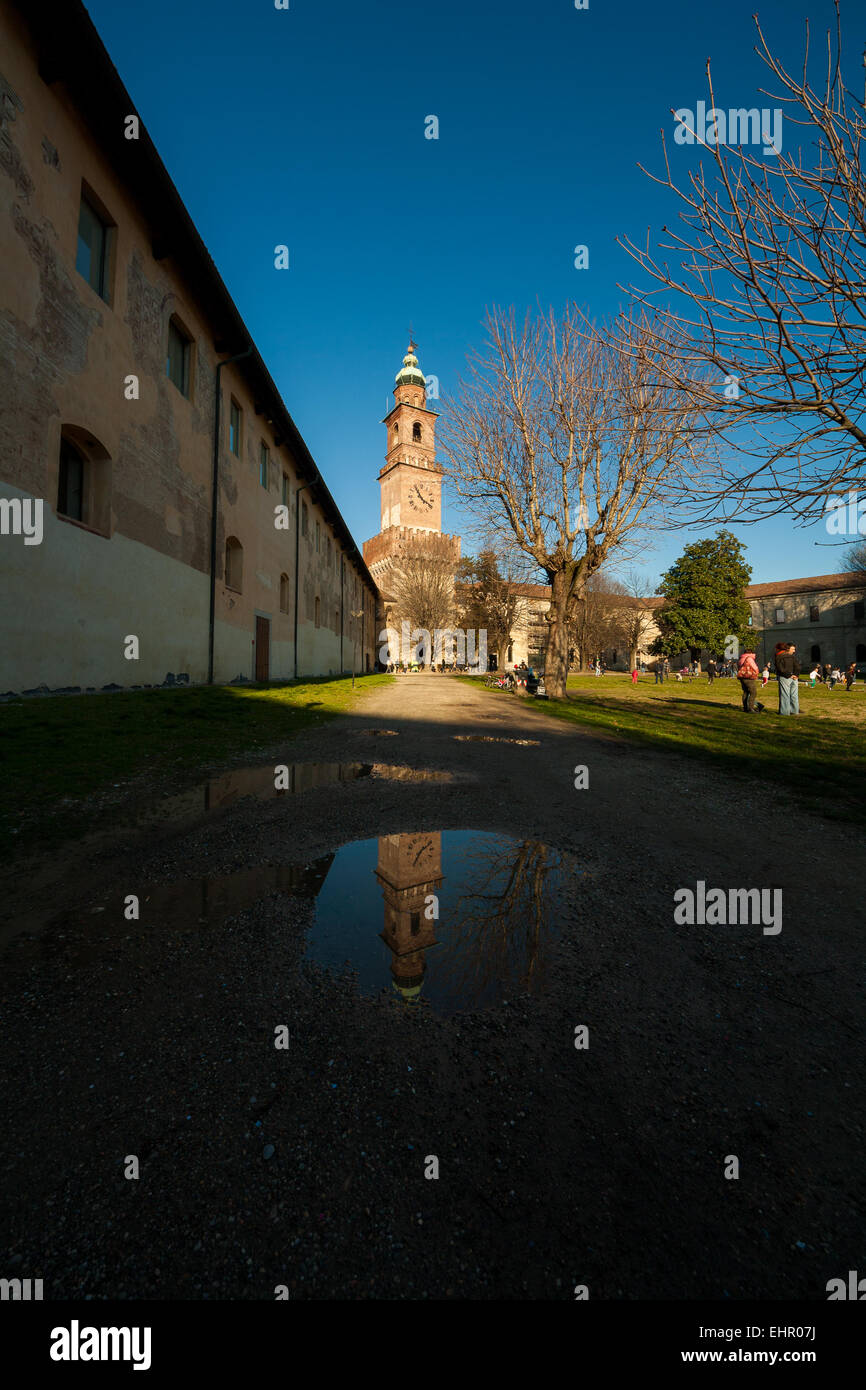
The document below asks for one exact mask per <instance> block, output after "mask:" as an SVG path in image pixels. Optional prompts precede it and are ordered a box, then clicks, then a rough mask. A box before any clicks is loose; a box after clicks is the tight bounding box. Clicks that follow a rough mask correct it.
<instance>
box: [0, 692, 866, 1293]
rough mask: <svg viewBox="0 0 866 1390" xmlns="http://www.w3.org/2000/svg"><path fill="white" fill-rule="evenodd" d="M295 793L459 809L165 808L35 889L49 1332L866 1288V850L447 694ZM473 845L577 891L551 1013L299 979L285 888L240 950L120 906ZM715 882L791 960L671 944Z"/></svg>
mask: <svg viewBox="0 0 866 1390" xmlns="http://www.w3.org/2000/svg"><path fill="white" fill-rule="evenodd" d="M382 730H390V731H392V732H391V733H383V732H381V731H382ZM377 731H379V732H377ZM466 735H473V736H474V735H481V736H483V739H484V740H487V739H490V740H498V739H503V740H504V739H514V740H533V741H537V742H531V743H519V742H497V741H482V739H476V738H475V737H471V738H468V739H467V738H466V737H465V736H466ZM457 736H460V737H459V738H458V737H457ZM277 761H286V762H302V761H303V762H307V761H309V762H363V763H375V764H399V765H402V766H404V767H409V768H412V769H417V770H422V769H434V770H438V771H441V772H447V773H450V774H452V780H447V781H437V782H425V781H424V780H423V779H418V780H414V779H412V778H405V777H404V778H402V779H389V778H383V777H379V776H375V775H374V776H371V777H366V778H362V779H360V780H358V781H355V782H345V783H338V784H336V785H332V786H325V787H320V788H318V789H314V790H311V791H308V792H305V793H303V794H301V795H298V796H291V797H285V798H280V799H273V800H267V801H262V800H255V799H246V800H241V801H238V802H236V803H234V804H233V805H232V806H230V807H229V808H228V809H226V810H218V811H212V812H210V813H208V814H204V813H199V814H191V815H190V817H189V818H188V819H187V821H186V823H182V822H179V821H178V819H177V817H176V814H173V815H169V814H168V812H167V811H165V810H164V808H162V807H161V805H159V804H157V805H156V806H155V807H153V806H152V807H149V808H148V807H144V806H142V807H140V808H138V810H140V811H141V821H140V824H138V825H137V827H135V826H134V827H132V828H129V827H127V828H126V829H125V830H124V829H123V827H122V826H121V825H120V819H121V818H118V825H117V827H112V826H109V827H108V828H107V829H106V831H105V832H104V834H103V835H102V836H101V838H100V839H99V840H98V841H97V840H91V841H86V842H81V843H80V844H78V845H77V846H75V847H72V848H71V849H70V851H69V852H68V853H67V854H65V855H56V856H53V857H52V860H51V862H50V863H40V864H28V865H26V866H24V867H22V866H21V865H18V866H17V868H16V870H15V873H14V874H13V875H11V876H7V881H6V884H5V888H4V892H5V897H6V906H7V916H8V917H9V918H11V923H12V928H13V931H15V930H17V934H14V935H12V936H11V939H9V940H8V942H7V944H6V946H5V948H4V951H3V984H2V986H0V1004H2V1018H3V1024H2V1033H3V1043H2V1050H3V1058H2V1079H0V1103H2V1111H3V1114H4V1116H5V1119H6V1124H5V1126H4V1133H5V1140H4V1144H3V1159H2V1178H3V1181H2V1193H3V1195H2V1199H0V1200H2V1210H3V1227H4V1241H3V1243H4V1246H5V1247H6V1249H7V1251H8V1252H9V1254H8V1257H7V1265H8V1264H9V1262H10V1260H11V1268H7V1269H6V1270H5V1271H4V1273H6V1274H7V1275H10V1276H11V1275H14V1274H16V1273H17V1274H19V1275H20V1276H21V1277H33V1278H42V1279H43V1280H44V1283H45V1298H46V1299H48V1298H61V1299H62V1298H73V1297H82V1296H90V1297H92V1298H96V1299H99V1298H130V1299H132V1298H165V1299H172V1298H195V1299H220V1298H253V1299H272V1298H273V1297H274V1290H275V1287H276V1286H278V1285H287V1286H288V1289H289V1291H290V1295H291V1297H292V1298H307V1299H335V1298H339V1299H344V1298H347V1299H361V1298H387V1299H393V1298H408V1299H425V1298H426V1299H442V1298H450V1299H461V1298H469V1299H494V1298H495V1299H527V1298H529V1299H550V1298H553V1299H556V1298H566V1299H572V1298H573V1296H574V1295H573V1288H574V1286H575V1285H576V1284H585V1285H587V1286H588V1288H589V1294H590V1297H591V1298H602V1299H605V1298H607V1299H653V1298H675V1299H689V1298H698V1297H701V1298H704V1297H709V1298H717V1299H727V1298H734V1299H736V1298H747V1297H748V1298H766V1299H782V1298H807V1299H826V1296H827V1295H826V1291H825V1286H826V1283H827V1281H828V1280H829V1279H831V1278H835V1277H840V1276H841V1277H845V1276H846V1274H847V1271H848V1270H849V1269H857V1268H858V1267H861V1266H862V1259H863V1237H864V1224H866V1223H864V1212H863V1196H862V1182H861V1173H862V1151H863V1112H864V1098H866V1097H864V1088H863V1084H862V1056H863V1013H864V1010H863V1004H864V984H863V968H862V966H863V947H862V917H863V911H862V901H863V892H862V881H863V872H862V870H863V862H864V856H863V844H862V836H861V835H860V834H859V833H858V832H857V831H856V830H854V829H852V828H850V827H847V826H845V825H843V824H839V823H836V822H832V821H824V820H820V819H816V818H812V817H811V816H810V815H808V814H807V813H805V812H804V811H800V810H797V809H794V808H792V807H791V805H790V804H789V803H788V802H786V800H785V799H784V798H783V797H777V796H774V795H768V794H767V792H766V791H765V790H764V789H763V788H762V787H760V786H759V785H757V784H749V783H746V784H743V783H741V782H739V781H733V780H728V779H725V778H724V777H720V776H719V775H718V774H717V773H715V772H712V773H711V772H705V771H703V770H701V768H700V766H699V765H698V764H696V763H695V761H694V760H693V759H690V760H689V761H688V762H686V761H685V760H683V761H682V762H681V761H679V760H678V759H677V758H675V757H673V756H671V755H663V754H660V753H656V752H654V751H651V750H642V749H640V748H636V747H635V746H634V745H631V744H627V743H624V742H622V743H621V742H619V741H617V740H614V739H611V738H607V737H602V736H600V735H597V734H592V733H589V732H580V731H575V730H574V728H573V727H572V726H570V725H564V724H562V723H560V722H559V721H554V720H550V721H547V720H544V719H541V718H539V717H538V715H537V713H536V712H533V711H530V710H529V709H527V708H526V707H525V705H524V704H523V702H522V700H521V699H520V698H517V697H514V696H509V695H506V694H498V695H493V696H492V695H489V694H487V693H485V692H482V691H480V690H476V689H474V688H471V687H469V686H467V685H464V684H462V683H460V682H457V681H453V680H451V679H449V678H447V677H437V676H412V677H406V678H401V679H398V680H397V681H396V682H395V684H394V685H392V686H387V687H380V688H378V689H376V690H371V691H369V692H367V693H366V694H365V695H364V696H363V697H362V698H361V699H360V700H359V703H358V705H357V707H356V708H355V710H354V712H353V713H352V714H351V715H348V716H346V717H343V718H341V719H339V720H338V721H335V722H334V723H332V724H329V725H325V726H322V727H321V728H320V729H318V730H315V731H314V732H312V733H309V734H306V735H303V736H301V737H299V738H298V739H297V740H296V741H294V742H292V743H286V745H285V746H284V747H282V748H279V749H275V750H273V756H272V757H271V758H270V759H269V758H264V757H263V758H262V762H263V763H267V762H277ZM578 765H585V766H586V767H587V768H588V772H589V786H588V788H586V789H582V790H576V789H575V786H574V780H575V775H574V769H575V767H576V766H578ZM458 828H467V829H468V828H475V829H480V830H488V831H500V832H503V833H504V834H507V835H510V836H514V837H518V838H520V839H523V840H539V841H542V842H544V843H546V844H549V845H553V846H556V847H558V848H560V849H563V850H567V851H570V852H571V853H572V854H573V855H574V856H575V857H576V858H577V860H578V861H579V862H580V864H581V865H583V866H584V867H585V869H586V870H587V874H586V877H585V878H582V879H581V880H580V886H579V888H577V887H576V888H575V890H574V892H573V893H572V894H570V896H569V899H568V902H567V906H566V908H565V919H566V920H565V921H564V922H563V923H562V924H561V926H562V935H561V937H560V939H559V943H558V945H557V946H556V948H555V954H554V957H553V959H554V963H555V970H554V972H553V976H552V978H551V979H550V981H549V983H548V988H547V989H546V990H545V992H544V993H543V994H541V995H535V996H532V997H530V996H528V995H520V996H519V997H517V998H514V999H509V1000H508V1002H507V1004H502V1005H501V1006H498V1007H496V1008H494V1009H489V1010H486V1011H485V1012H483V1013H479V1014H464V1015H458V1016H454V1017H451V1018H444V1017H440V1016H437V1015H436V1014H434V1013H432V1012H430V1011H426V1010H423V1009H416V1010H414V1011H412V1010H406V1009H404V1008H401V1007H400V1006H399V1005H398V1004H396V1003H394V1002H391V1001H388V1000H386V999H384V998H383V999H381V1000H379V999H368V998H363V997H359V996H358V993H357V991H356V989H355V987H354V984H353V981H352V980H351V979H350V978H337V977H334V976H333V975H330V974H328V973H326V972H323V971H321V970H318V969H317V968H314V967H312V966H311V965H310V963H309V962H305V961H304V960H303V945H304V928H305V927H306V926H308V925H309V923H310V920H311V913H312V902H311V901H310V900H309V899H303V898H299V897H292V896H287V895H286V893H285V892H274V891H272V890H271V889H270V888H267V889H266V890H265V891H264V895H263V896H260V895H259V893H258V890H256V889H255V888H251V889H250V895H249V903H248V905H247V906H242V907H241V910H239V911H237V912H236V913H234V914H233V915H230V916H229V917H228V919H227V920H224V921H221V922H218V923H216V922H214V921H213V920H211V919H210V918H209V917H208V913H207V911H206V906H205V905H203V910H202V913H201V914H197V915H193V914H189V913H187V914H186V915H185V916H184V915H179V914H178V913H177V912H175V913H172V912H167V913H166V914H165V915H164V916H162V917H160V919H159V920H152V919H150V918H148V914H147V912H146V910H144V911H143V912H142V918H141V920H140V921H127V920H125V919H124V917H123V914H122V912H120V911H119V910H118V907H117V904H118V902H119V901H121V900H122V898H123V896H124V895H125V894H133V893H139V892H141V893H142V894H146V889H147V887H148V886H149V885H160V884H163V885H164V884H170V883H173V882H175V881H177V880H182V879H197V878H202V877H205V876H211V877H214V878H219V877H220V876H223V875H233V874H247V875H248V876H250V874H251V871H252V870H254V869H256V868H259V867H260V868H261V869H262V870H265V869H274V870H276V869H277V868H278V866H282V865H286V866H288V865H297V864H307V863H309V862H310V861H312V860H314V859H316V858H318V857H319V856H321V855H324V854H326V853H327V852H329V851H331V850H334V849H336V848H337V847H338V846H339V845H341V844H343V843H345V842H346V841H350V840H356V839H368V838H371V837H374V836H378V835H387V834H394V833H396V832H403V831H418V830H441V829H446V830H447V829H458ZM252 879H253V880H254V879H255V875H252ZM698 880H703V881H704V882H705V883H706V884H707V886H708V887H710V886H719V887H723V888H725V889H727V888H733V887H744V888H748V887H765V888H777V887H778V888H781V889H782V890H783V904H784V907H783V925H782V930H781V932H780V933H779V934H778V935H765V934H764V933H763V931H762V929H761V926H760V925H736V926H712V925H701V926H687V925H678V924H676V923H675V921H674V898H673V895H674V893H675V891H676V890H677V889H679V888H682V887H692V888H694V886H695V884H696V882H697V881H698ZM262 882H266V879H265V878H264V877H263V879H262ZM351 910H352V904H351V903H350V902H347V903H346V912H347V914H351ZM283 1024H284V1025H286V1026H287V1027H288V1029H289V1035H290V1045H289V1047H288V1049H287V1050H277V1049H276V1048H275V1047H274V1043H273V1039H274V1029H275V1028H276V1027H278V1026H279V1025H283ZM581 1024H583V1025H586V1026H587V1027H588V1028H589V1047H588V1048H587V1049H582V1050H579V1049H577V1048H576V1047H575V1045H574V1034H575V1028H576V1027H577V1026H578V1025H581ZM271 1148H272V1151H273V1152H272V1154H271V1153H269V1150H270V1149H271ZM266 1154H267V1155H268V1156H267V1157H265V1155H266ZM129 1155H135V1156H136V1157H137V1158H138V1160H139V1163H140V1177H139V1178H138V1179H137V1180H135V1179H133V1180H129V1179H127V1178H126V1177H125V1176H124V1167H125V1164H126V1161H127V1156H129ZM430 1155H435V1156H436V1157H437V1158H438V1160H439V1177H438V1178H437V1179H428V1178H425V1176H424V1172H425V1160H426V1159H427V1157H428V1156H430ZM732 1155H733V1156H736V1157H737V1158H738V1160H739V1177H738V1178H737V1179H730V1178H726V1177H725V1168H726V1165H727V1166H728V1167H729V1168H730V1163H729V1161H728V1160H729V1156H732ZM858 1262H859V1265H858Z"/></svg>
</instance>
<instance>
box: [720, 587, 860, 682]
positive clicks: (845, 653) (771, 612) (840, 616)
mask: <svg viewBox="0 0 866 1390" xmlns="http://www.w3.org/2000/svg"><path fill="white" fill-rule="evenodd" d="M746 597H747V598H748V600H749V607H750V608H751V610H752V627H753V628H754V630H755V632H756V633H757V638H756V647H755V650H756V654H757V656H758V658H759V659H760V660H761V661H763V660H772V657H773V653H774V651H775V648H776V643H777V642H793V643H794V644H795V646H796V648H797V655H798V657H799V660H800V665H801V666H804V665H806V664H807V663H811V662H813V661H820V662H821V663H822V664H824V663H826V662H829V663H830V665H831V666H839V667H844V666H847V665H848V663H849V662H851V661H862V662H866V616H864V615H866V574H821V575H816V576H813V577H812V578H811V579H785V580H782V581H781V583H779V582H776V583H771V584H752V585H750V586H749V588H748V589H747V590H746Z"/></svg>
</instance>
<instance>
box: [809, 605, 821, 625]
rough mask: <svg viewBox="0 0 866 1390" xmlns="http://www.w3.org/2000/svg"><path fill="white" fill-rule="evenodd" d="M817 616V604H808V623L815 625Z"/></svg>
mask: <svg viewBox="0 0 866 1390" xmlns="http://www.w3.org/2000/svg"><path fill="white" fill-rule="evenodd" d="M819 616H820V615H819V613H818V605H817V603H810V604H809V622H810V623H817V621H818V618H819Z"/></svg>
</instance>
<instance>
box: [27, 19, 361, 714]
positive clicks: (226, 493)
mask: <svg viewBox="0 0 866 1390" xmlns="http://www.w3.org/2000/svg"><path fill="white" fill-rule="evenodd" d="M0 229H2V230H0V241H2V246H3V255H2V258H0V586H2V591H3V594H4V598H5V602H4V609H5V611H4V617H3V640H2V646H0V691H3V690H15V691H18V690H27V689H29V688H30V689H32V688H39V687H43V688H44V687H48V688H49V689H57V688H82V689H87V688H96V689H100V688H102V687H103V686H106V685H120V686H129V685H150V684H160V683H163V682H164V681H165V679H166V677H167V676H169V675H170V676H171V677H172V679H176V678H177V677H178V676H179V677H180V678H181V679H184V678H185V679H187V680H189V681H190V682H193V683H194V682H199V681H205V680H207V679H208V678H209V677H210V676H212V678H213V679H214V680H216V681H231V680H233V679H256V678H258V679H284V678H289V677H293V676H295V675H298V676H305V675H313V674H324V675H327V674H335V673H338V672H347V671H350V670H352V668H353V666H357V669H359V670H362V669H371V668H372V666H373V663H374V660H375V635H376V608H377V602H378V595H377V591H376V586H375V582H374V580H373V577H372V575H371V574H370V572H369V570H368V568H367V566H366V564H365V562H364V560H363V557H362V555H361V554H360V552H359V550H358V547H357V546H356V544H355V542H354V540H353V538H352V536H351V534H350V532H349V530H348V527H347V526H346V523H345V522H344V520H343V518H342V516H341V514H340V512H339V510H338V508H337V506H336V504H335V502H334V499H333V497H332V496H331V494H330V492H329V490H328V488H327V486H326V484H325V482H324V480H323V478H322V477H321V474H320V472H319V470H318V468H317V466H316V464H315V462H314V460H313V459H312V457H311V456H310V453H309V451H308V449H307V447H306V445H305V444H304V441H303V439H302V438H301V436H300V434H299V432H298V430H297V428H296V426H295V424H294V422H293V421H292V418H291V416H290V415H289V413H288V410H287V409H286V406H285V404H284V403H283V401H282V399H281V397H280V394H279V392H278V391H277V388H276V386H275V385H274V382H273V381H272V379H271V377H270V374H269V372H268V370H267V368H266V366H265V364H264V362H263V361H262V359H261V357H260V356H259V353H258V351H257V350H256V348H255V346H254V344H253V343H252V341H251V338H250V335H249V332H248V330H247V328H246V326H245V325H244V323H243V320H242V319H241V316H240V314H239V313H238V310H237V308H236V307H235V305H234V302H233V301H232V299H231V297H230V295H229V293H228V290H227V289H226V287H225V285H224V284H223V281H222V279H221V278H220V276H219V274H218V272H217V270H216V267H215V266H214V264H213V261H212V260H211V258H210V256H209V254H208V252H207V250H206V248H205V246H204V244H203V242H202V240H201V238H200V236H199V234H198V232H197V231H196V229H195V227H194V225H193V223H192V221H191V219H190V217H189V214H188V213H187V211H186V208H185V207H184V205H183V203H182V202H181V199H180V197H179V195H178V193H177V190H176V189H175V187H174V185H173V183H172V182H171V179H170V178H169V176H168V173H167V172H166V170H165V167H164V165H163V164H162V162H161V160H160V158H159V156H158V154H157V152H156V150H155V148H154V146H153V144H152V143H151V141H150V139H149V137H148V135H147V132H146V130H145V129H144V127H143V125H141V124H140V122H138V120H137V117H136V113H135V107H134V105H133V102H132V99H131V98H130V96H129V94H128V93H127V92H126V90H125V88H124V87H123V85H122V83H121V80H120V78H119V76H118V74H117V72H116V71H115V69H114V67H113V65H112V63H111V61H110V59H109V57H108V54H107V53H106V51H105V48H104V47H103V45H102V43H101V41H100V39H99V36H98V34H97V32H96V30H95V28H94V27H93V25H92V23H91V21H90V19H89V17H88V15H87V12H86V10H85V8H84V6H83V5H82V4H81V3H80V0H68V3H65V4H63V5H55V4H46V5H42V6H40V5H33V4H29V3H26V0H0ZM273 273H274V274H275V275H278V274H279V272H278V271H277V270H276V269H275V270H274V272H273ZM218 388H219V395H218V398H217V390H218ZM37 512H39V513H41V522H40V530H41V536H40V538H39V540H38V542H37V541H36V537H35V529H34V532H33V534H32V535H31V537H30V538H29V539H28V537H27V536H25V535H24V534H23V531H24V530H25V529H26V527H27V524H28V523H27V518H28V517H31V518H32V517H34V516H35V515H36V514H37ZM358 612H361V613H363V617H362V618H360V619H358V618H353V617H352V614H353V613H358ZM130 637H135V638H136V639H137V648H138V657H137V659H135V658H130V656H129V655H128V653H129V652H130V650H133V648H132V645H131V644H130V642H129V640H128V639H129V638H130Z"/></svg>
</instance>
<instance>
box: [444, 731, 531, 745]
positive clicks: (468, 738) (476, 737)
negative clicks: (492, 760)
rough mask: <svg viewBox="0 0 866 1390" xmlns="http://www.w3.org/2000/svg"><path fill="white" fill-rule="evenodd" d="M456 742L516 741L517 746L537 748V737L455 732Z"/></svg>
mask: <svg viewBox="0 0 866 1390" xmlns="http://www.w3.org/2000/svg"><path fill="white" fill-rule="evenodd" d="M454 737H455V739H456V740H457V742H458V743H516V744H517V746H518V747H519V748H538V747H539V744H540V740H539V739H537V738H499V737H498V736H497V735H496V734H455V735H454Z"/></svg>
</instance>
